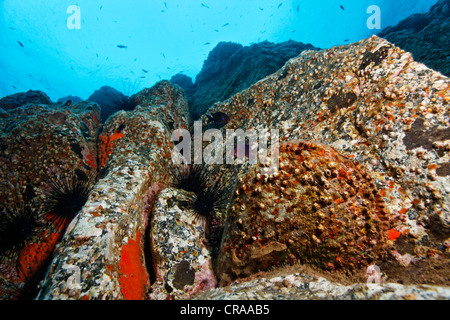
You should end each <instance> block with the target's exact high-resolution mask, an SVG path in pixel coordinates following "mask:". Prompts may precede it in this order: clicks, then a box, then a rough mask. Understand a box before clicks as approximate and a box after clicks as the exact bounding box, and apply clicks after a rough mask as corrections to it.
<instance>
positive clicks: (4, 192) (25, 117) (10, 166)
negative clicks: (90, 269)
mask: <svg viewBox="0 0 450 320" xmlns="http://www.w3.org/2000/svg"><path fill="white" fill-rule="evenodd" d="M29 93H30V92H28V93H27V94H24V95H21V94H16V95H14V96H15V97H17V96H20V97H22V98H23V97H24V96H28V94H29ZM35 98H36V97H35V96H34V95H32V97H31V98H30V101H27V100H24V101H22V103H24V104H23V105H22V106H20V107H16V108H13V109H10V110H8V111H6V112H4V113H3V114H2V117H1V118H0V146H1V148H0V159H1V166H0V181H1V183H0V201H1V204H2V206H1V218H2V219H5V216H6V215H5V210H6V211H7V210H9V211H11V212H21V211H22V210H23V208H24V207H27V208H32V210H34V211H35V212H36V213H38V212H42V213H48V212H44V211H43V210H44V209H42V207H43V204H44V203H45V202H46V201H47V199H48V196H49V194H51V193H52V189H51V187H50V185H51V179H53V180H55V179H56V180H57V181H62V180H58V179H68V180H72V179H77V180H79V181H81V180H83V179H86V178H87V176H88V175H89V173H90V172H96V171H97V139H98V134H99V117H100V110H99V108H98V106H97V105H96V104H93V103H86V102H81V103H78V104H75V105H64V106H61V105H46V104H35V103H34V102H33V101H35ZM4 207H6V208H7V209H4ZM22 212H23V211H22ZM42 224H43V227H44V230H41V231H42V232H40V233H39V235H37V236H36V237H33V238H32V239H30V241H29V243H27V244H26V246H25V247H24V248H22V250H21V251H20V252H18V253H16V255H17V258H15V259H13V260H9V261H8V260H5V261H6V262H4V261H3V259H1V258H2V257H0V260H1V261H2V265H1V267H0V279H1V280H2V281H1V284H0V296H1V297H2V298H5V297H6V296H9V295H12V296H17V295H27V294H31V293H29V292H26V291H27V289H24V290H22V289H21V288H23V287H25V288H27V286H28V285H29V283H30V282H33V281H36V279H37V281H38V280H39V279H40V278H42V276H43V274H42V273H45V269H46V268H47V263H48V261H46V260H47V259H48V258H49V257H51V255H52V253H53V250H54V248H55V245H56V243H57V242H58V241H59V239H61V236H62V232H63V230H62V227H63V226H57V225H55V224H54V223H52V222H51V221H50V220H49V219H48V216H46V217H44V219H43V221H42ZM2 232H4V231H3V230H2ZM2 245H3V244H2ZM2 247H3V246H2ZM3 262H4V263H3ZM14 265H16V268H13V267H12V266H14ZM34 294H36V293H34Z"/></svg>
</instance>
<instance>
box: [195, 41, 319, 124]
mask: <svg viewBox="0 0 450 320" xmlns="http://www.w3.org/2000/svg"><path fill="white" fill-rule="evenodd" d="M312 49H316V48H314V47H313V46H312V45H310V44H303V43H301V42H296V41H292V40H289V41H286V42H282V43H278V44H275V43H271V42H267V41H265V42H261V43H257V44H252V45H250V46H245V47H244V46H242V45H240V44H236V43H232V42H220V43H219V44H218V45H217V46H216V47H215V48H214V49H213V50H212V51H211V52H210V53H209V55H208V58H207V59H206V60H205V62H204V64H203V68H202V70H201V71H200V73H199V74H198V75H197V77H196V79H195V84H194V91H193V93H192V96H188V97H189V100H190V109H191V113H192V115H193V117H194V119H196V118H198V117H200V116H201V115H202V114H203V113H205V111H206V110H208V109H209V108H210V107H211V106H212V105H213V104H214V103H215V102H219V101H224V100H226V99H228V98H229V97H231V96H232V95H233V94H235V93H237V92H239V91H241V90H244V89H247V88H248V87H250V86H251V85H252V84H254V83H256V82H257V81H258V80H260V79H262V78H264V77H266V76H267V75H269V74H271V73H273V72H275V71H277V70H278V69H279V68H281V67H282V66H283V65H284V64H285V63H286V61H287V60H289V59H290V58H293V57H295V56H298V55H299V54H300V53H301V52H302V51H304V50H312Z"/></svg>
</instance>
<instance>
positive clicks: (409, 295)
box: [195, 272, 450, 300]
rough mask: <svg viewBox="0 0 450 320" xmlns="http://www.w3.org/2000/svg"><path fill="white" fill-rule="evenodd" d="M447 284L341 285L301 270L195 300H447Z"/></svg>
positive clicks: (236, 284) (239, 284) (222, 289)
mask: <svg viewBox="0 0 450 320" xmlns="http://www.w3.org/2000/svg"><path fill="white" fill-rule="evenodd" d="M449 298H450V289H449V288H448V287H439V286H426V285H420V286H416V285H407V286H406V285H401V284H398V283H390V282H386V283H384V282H382V281H380V279H379V278H377V277H374V279H370V281H369V282H368V283H367V284H366V283H356V284H347V285H343V284H340V283H338V282H336V281H335V280H330V279H326V278H324V277H321V276H316V275H309V274H303V273H298V272H296V273H292V274H282V275H272V276H266V277H264V276H259V277H257V278H256V279H249V280H247V281H244V282H234V283H233V284H231V285H229V286H226V287H220V288H216V289H212V290H209V291H207V292H204V293H201V294H199V295H197V296H196V297H195V299H196V300H448V299H449Z"/></svg>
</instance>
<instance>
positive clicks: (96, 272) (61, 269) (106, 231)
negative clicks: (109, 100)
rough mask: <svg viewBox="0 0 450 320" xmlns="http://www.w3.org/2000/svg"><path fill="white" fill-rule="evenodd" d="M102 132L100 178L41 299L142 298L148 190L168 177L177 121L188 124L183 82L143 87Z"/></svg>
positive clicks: (68, 235) (146, 283)
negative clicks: (180, 86) (131, 106)
mask: <svg viewBox="0 0 450 320" xmlns="http://www.w3.org/2000/svg"><path fill="white" fill-rule="evenodd" d="M138 96H139V99H140V105H139V106H138V107H136V109H135V110H134V111H132V112H123V111H122V112H118V113H116V114H114V116H112V117H111V118H109V120H108V121H107V122H106V123H105V126H104V129H103V132H102V134H101V135H100V147H99V152H100V157H99V158H100V160H101V163H100V165H101V170H102V171H101V176H102V178H101V179H100V180H99V181H98V183H97V184H96V186H95V188H94V190H93V191H92V193H91V196H90V198H89V199H88V201H87V203H86V205H85V206H84V208H83V209H82V211H81V212H80V214H79V215H78V216H77V217H76V218H75V220H74V221H73V223H72V224H71V226H69V229H68V230H67V232H66V234H65V236H64V238H63V240H62V242H61V243H60V244H59V246H58V248H57V252H56V254H55V258H54V260H53V261H52V264H51V266H50V269H49V271H48V274H47V276H46V278H45V280H44V281H43V283H42V290H41V292H40V294H39V296H38V299H142V298H144V294H145V293H146V291H147V289H148V286H149V277H148V273H147V270H146V265H145V258H144V256H143V247H144V235H145V230H146V227H147V223H148V215H149V211H148V210H149V206H145V205H144V199H148V197H146V196H147V193H148V192H149V191H150V193H152V192H151V191H153V193H157V192H158V191H159V189H160V188H162V187H161V185H163V184H164V183H167V181H168V178H169V175H168V168H169V163H170V161H171V158H170V152H171V150H172V147H173V146H172V142H171V140H170V136H171V130H172V129H173V127H182V126H186V123H188V110H187V103H186V101H185V99H184V97H183V95H182V92H181V90H180V89H176V88H173V87H172V86H171V85H170V84H169V83H168V82H160V83H158V84H157V85H155V86H154V87H152V88H151V89H145V90H143V91H141V92H140V93H138Z"/></svg>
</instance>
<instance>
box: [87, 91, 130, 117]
mask: <svg viewBox="0 0 450 320" xmlns="http://www.w3.org/2000/svg"><path fill="white" fill-rule="evenodd" d="M128 99H129V97H127V96H125V95H124V94H123V93H122V92H119V91H117V90H116V89H114V88H113V87H110V86H103V87H101V88H100V89H98V90H96V91H94V93H93V94H91V95H90V97H89V98H88V99H87V100H88V101H93V102H96V103H98V105H99V106H100V110H101V111H100V120H101V122H102V123H104V122H105V121H106V120H107V119H108V117H109V116H110V115H112V114H113V113H114V112H117V111H119V110H121V109H124V108H123V104H125V105H126V103H127V102H128Z"/></svg>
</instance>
